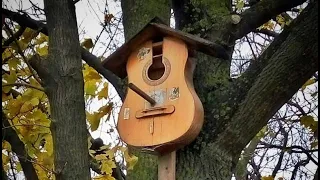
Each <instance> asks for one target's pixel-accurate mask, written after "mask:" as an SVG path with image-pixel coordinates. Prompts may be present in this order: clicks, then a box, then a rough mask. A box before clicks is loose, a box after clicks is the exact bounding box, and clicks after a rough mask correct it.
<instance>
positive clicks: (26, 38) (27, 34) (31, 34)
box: [22, 27, 37, 43]
mask: <svg viewBox="0 0 320 180" xmlns="http://www.w3.org/2000/svg"><path fill="white" fill-rule="evenodd" d="M36 36H37V31H35V30H33V29H31V28H28V27H27V28H26V30H24V32H23V34H22V37H23V42H24V43H29V42H30V41H31V40H32V39H33V38H35V37H36Z"/></svg>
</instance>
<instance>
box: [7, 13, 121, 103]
mask: <svg viewBox="0 0 320 180" xmlns="http://www.w3.org/2000/svg"><path fill="white" fill-rule="evenodd" d="M2 14H4V15H6V17H7V18H9V19H11V20H13V21H15V22H17V23H19V24H20V26H25V27H29V28H31V29H34V30H36V31H39V32H42V33H43V34H45V35H48V30H47V27H46V24H43V23H42V22H40V21H37V20H34V19H32V18H29V17H27V16H26V15H22V14H19V13H18V12H13V11H10V10H7V9H4V8H2ZM81 58H82V59H83V60H84V61H85V62H86V63H87V64H88V65H89V66H91V67H92V68H94V69H95V70H96V71H97V72H98V73H100V74H101V75H102V76H103V77H105V78H106V79H107V80H108V81H109V82H110V83H111V84H112V85H113V87H114V88H115V89H116V91H117V93H118V95H119V96H120V98H121V99H122V100H124V96H125V93H124V92H123V90H122V88H121V86H120V78H118V77H117V76H115V75H114V74H113V73H112V72H111V71H109V70H107V69H105V68H104V67H103V66H102V64H101V61H100V60H99V58H97V57H96V56H95V55H93V54H91V53H90V52H89V51H87V50H86V49H84V48H82V47H81Z"/></svg>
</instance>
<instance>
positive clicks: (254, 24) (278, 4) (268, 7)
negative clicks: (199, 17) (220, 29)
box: [231, 0, 305, 40]
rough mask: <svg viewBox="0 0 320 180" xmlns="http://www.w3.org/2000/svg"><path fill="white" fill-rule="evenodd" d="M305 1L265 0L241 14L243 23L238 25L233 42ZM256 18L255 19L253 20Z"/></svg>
mask: <svg viewBox="0 0 320 180" xmlns="http://www.w3.org/2000/svg"><path fill="white" fill-rule="evenodd" d="M304 2H305V0H283V1H278V0H265V1H259V2H258V3H256V4H255V5H253V6H252V7H251V8H249V9H248V10H246V11H244V12H243V13H242V14H241V17H242V19H241V21H240V23H239V24H237V25H236V27H235V31H233V33H231V35H232V36H233V38H232V39H233V40H236V39H240V38H241V37H243V36H244V35H246V34H248V33H249V32H251V31H253V30H255V29H256V28H258V27H259V26H261V25H262V24H264V23H266V22H267V21H269V20H270V19H271V18H272V17H274V16H276V15H278V14H280V13H282V12H285V11H287V10H290V9H291V8H293V7H296V6H298V5H300V4H302V3H304ZM253 17H254V18H253Z"/></svg>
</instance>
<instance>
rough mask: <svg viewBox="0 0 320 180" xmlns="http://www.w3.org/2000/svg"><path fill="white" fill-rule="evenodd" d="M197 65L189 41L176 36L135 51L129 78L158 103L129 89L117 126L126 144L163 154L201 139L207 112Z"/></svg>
mask: <svg viewBox="0 0 320 180" xmlns="http://www.w3.org/2000/svg"><path fill="white" fill-rule="evenodd" d="M194 65H195V63H194V62H193V60H192V58H188V48H187V46H186V44H185V43H184V42H183V41H181V40H179V39H176V38H173V37H164V38H160V39H156V40H154V41H152V40H150V41H147V42H145V43H143V44H142V45H140V46H139V47H138V48H137V49H136V50H134V51H133V52H132V53H131V55H130V56H129V59H128V62H127V67H126V68H127V74H128V81H129V83H132V84H133V86H136V87H138V88H139V89H140V90H142V91H143V92H144V93H145V94H147V95H148V96H149V97H151V98H152V99H153V100H154V101H155V103H150V101H147V100H146V99H144V98H142V97H141V96H140V95H138V94H137V93H136V92H135V91H133V90H131V89H128V90H127V95H126V98H125V101H124V102H123V105H122V107H121V110H120V114H119V117H118V124H117V129H118V132H119V134H120V137H121V139H122V140H123V141H124V142H126V143H127V144H128V145H131V146H135V147H144V148H146V147H148V148H150V149H153V150H154V151H156V152H160V153H162V152H168V151H174V150H176V149H178V148H180V147H182V146H184V145H186V144H189V143H190V142H191V141H193V140H194V139H195V138H196V136H197V135H198V134H199V132H200V130H201V127H202V124H203V116H204V112H203V107H202V103H201V101H200V99H199V98H198V96H197V94H196V93H195V90H194V87H193V80H192V78H193V70H194ZM132 84H131V85H132Z"/></svg>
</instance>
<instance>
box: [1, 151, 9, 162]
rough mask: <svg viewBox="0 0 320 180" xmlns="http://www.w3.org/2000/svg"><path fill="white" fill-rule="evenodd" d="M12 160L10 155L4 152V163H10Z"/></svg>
mask: <svg viewBox="0 0 320 180" xmlns="http://www.w3.org/2000/svg"><path fill="white" fill-rule="evenodd" d="M9 161H10V157H9V156H8V155H6V154H4V153H2V163H3V164H8V163H9Z"/></svg>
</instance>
